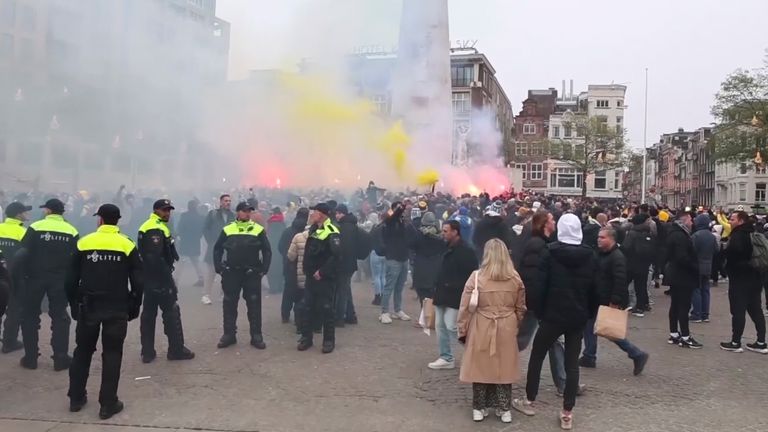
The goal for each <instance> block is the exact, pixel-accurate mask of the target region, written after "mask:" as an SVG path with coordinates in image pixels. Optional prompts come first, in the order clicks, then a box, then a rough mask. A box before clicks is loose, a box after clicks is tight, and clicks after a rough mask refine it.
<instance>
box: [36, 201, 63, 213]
mask: <svg viewBox="0 0 768 432" xmlns="http://www.w3.org/2000/svg"><path fill="white" fill-rule="evenodd" d="M40 208H44V209H48V210H50V211H51V212H52V213H55V214H62V213H64V203H63V202H61V200H60V199H57V198H51V199H49V200H48V201H46V202H45V204H43V205H41V206H40Z"/></svg>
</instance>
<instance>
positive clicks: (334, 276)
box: [298, 206, 341, 353]
mask: <svg viewBox="0 0 768 432" xmlns="http://www.w3.org/2000/svg"><path fill="white" fill-rule="evenodd" d="M319 208H320V206H317V207H315V208H313V210H315V211H322V212H323V213H325V211H328V210H327V209H320V210H318V209H319ZM326 214H328V213H326ZM340 255H341V237H340V236H339V229H338V228H336V226H334V225H333V223H332V222H331V220H330V218H329V219H326V220H325V222H324V223H323V225H322V226H320V227H318V226H317V225H313V226H312V227H311V228H310V229H309V237H308V238H307V245H306V247H305V249H304V262H303V265H304V274H305V275H306V277H307V282H306V289H305V292H304V299H303V301H302V306H303V307H302V309H303V313H302V314H303V316H304V319H302V320H301V324H300V325H301V329H300V330H301V341H300V342H299V346H298V349H299V350H300V351H304V350H306V349H308V348H309V347H311V346H312V330H313V329H312V327H313V323H315V322H316V323H321V324H322V326H323V352H324V353H329V352H331V351H333V348H334V345H335V342H336V337H335V318H334V294H335V286H336V281H337V280H338V277H339V270H340V268H339V266H340V264H341V263H340ZM316 272H319V274H320V279H319V280H318V279H315V273H316Z"/></svg>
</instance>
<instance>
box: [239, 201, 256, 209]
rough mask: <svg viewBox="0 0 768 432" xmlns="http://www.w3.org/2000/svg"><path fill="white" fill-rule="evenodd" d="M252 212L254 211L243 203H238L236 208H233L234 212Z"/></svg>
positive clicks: (250, 206)
mask: <svg viewBox="0 0 768 432" xmlns="http://www.w3.org/2000/svg"><path fill="white" fill-rule="evenodd" d="M254 210H256V209H255V208H254V207H253V206H252V205H250V204H248V203H247V202H245V201H243V202H241V203H238V204H237V207H235V211H254Z"/></svg>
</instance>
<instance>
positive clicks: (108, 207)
mask: <svg viewBox="0 0 768 432" xmlns="http://www.w3.org/2000/svg"><path fill="white" fill-rule="evenodd" d="M93 215H94V216H101V217H102V218H103V219H110V220H112V219H120V208H118V207H117V206H116V205H114V204H104V205H102V206H101V207H99V209H98V210H97V211H96V213H94V214H93Z"/></svg>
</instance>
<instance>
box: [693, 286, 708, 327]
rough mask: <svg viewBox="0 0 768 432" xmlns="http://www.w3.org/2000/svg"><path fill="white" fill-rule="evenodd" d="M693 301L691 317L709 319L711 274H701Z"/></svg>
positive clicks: (694, 291)
mask: <svg viewBox="0 0 768 432" xmlns="http://www.w3.org/2000/svg"><path fill="white" fill-rule="evenodd" d="M691 303H692V305H693V310H692V311H691V319H695V320H704V319H709V275H706V276H703V275H699V286H698V287H696V289H694V290H693V296H692V297H691Z"/></svg>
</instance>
